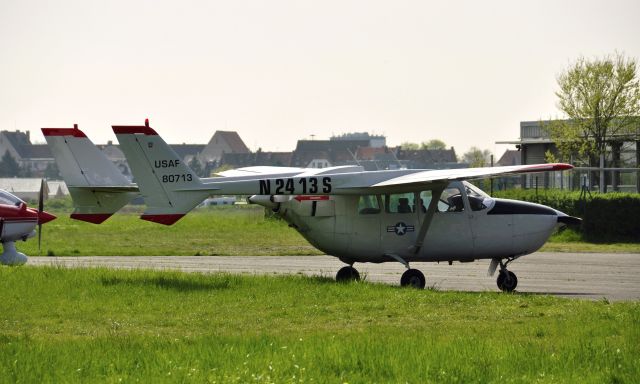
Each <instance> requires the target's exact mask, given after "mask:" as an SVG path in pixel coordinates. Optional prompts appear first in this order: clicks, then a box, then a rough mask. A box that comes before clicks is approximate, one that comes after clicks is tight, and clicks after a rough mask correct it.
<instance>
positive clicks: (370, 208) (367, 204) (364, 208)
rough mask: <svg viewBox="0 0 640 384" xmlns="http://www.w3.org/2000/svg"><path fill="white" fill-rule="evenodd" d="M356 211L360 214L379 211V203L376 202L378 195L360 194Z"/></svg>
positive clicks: (370, 213)
mask: <svg viewBox="0 0 640 384" xmlns="http://www.w3.org/2000/svg"><path fill="white" fill-rule="evenodd" d="M358 213H360V214H361V215H372V214H376V213H380V203H379V202H378V196H376V195H365V196H360V199H358Z"/></svg>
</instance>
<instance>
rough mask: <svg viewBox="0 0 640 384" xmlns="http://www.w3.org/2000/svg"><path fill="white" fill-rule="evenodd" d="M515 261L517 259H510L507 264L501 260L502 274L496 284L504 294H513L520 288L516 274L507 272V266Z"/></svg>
mask: <svg viewBox="0 0 640 384" xmlns="http://www.w3.org/2000/svg"><path fill="white" fill-rule="evenodd" d="M513 260H515V258H508V259H507V261H506V262H503V261H502V260H500V272H499V273H498V279H497V280H496V283H497V285H498V288H499V289H500V290H501V291H503V292H513V291H514V290H515V289H516V287H517V286H518V278H517V277H516V274H515V273H513V272H511V271H509V270H507V265H508V264H509V263H510V262H512V261H513Z"/></svg>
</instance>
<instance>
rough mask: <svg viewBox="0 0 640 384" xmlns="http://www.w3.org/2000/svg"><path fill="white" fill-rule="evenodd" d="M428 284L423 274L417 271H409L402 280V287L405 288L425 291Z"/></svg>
mask: <svg viewBox="0 0 640 384" xmlns="http://www.w3.org/2000/svg"><path fill="white" fill-rule="evenodd" d="M426 284H427V280H426V279H425V278H424V275H423V274H422V272H420V271H419V270H417V269H407V270H406V271H405V272H404V273H403V274H402V277H401V278H400V285H401V286H403V287H413V288H417V289H424V286H425V285H426Z"/></svg>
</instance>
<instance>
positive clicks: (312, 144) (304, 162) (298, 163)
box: [289, 139, 370, 168]
mask: <svg viewBox="0 0 640 384" xmlns="http://www.w3.org/2000/svg"><path fill="white" fill-rule="evenodd" d="M369 144H370V141H369V140H346V139H345V140H298V144H297V145H296V149H295V150H294V151H293V154H292V156H291V163H290V164H289V165H290V166H291V167H300V168H326V167H332V166H336V165H345V164H354V163H355V162H356V155H355V154H356V152H357V151H358V148H361V147H369Z"/></svg>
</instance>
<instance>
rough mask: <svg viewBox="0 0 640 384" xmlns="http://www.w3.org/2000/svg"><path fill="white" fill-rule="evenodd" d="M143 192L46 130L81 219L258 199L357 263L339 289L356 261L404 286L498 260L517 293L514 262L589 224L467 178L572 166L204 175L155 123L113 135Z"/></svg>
mask: <svg viewBox="0 0 640 384" xmlns="http://www.w3.org/2000/svg"><path fill="white" fill-rule="evenodd" d="M113 131H114V132H115V134H116V136H117V138H118V141H119V143H120V149H121V150H122V151H123V152H124V154H125V156H126V157H127V161H128V163H129V166H130V167H131V170H132V172H133V175H134V177H135V180H136V181H137V185H136V184H131V183H129V182H128V181H127V180H126V178H125V177H124V176H123V175H122V174H121V173H120V172H119V171H118V169H117V168H116V167H115V165H113V163H111V162H110V161H109V160H108V159H107V158H106V156H104V154H102V152H101V151H99V150H98V149H97V148H96V147H95V146H94V145H93V144H92V143H91V141H90V140H89V139H88V138H87V137H86V135H85V134H84V133H83V132H82V131H80V130H79V129H78V128H77V126H74V128H72V129H69V128H59V129H43V133H44V135H45V138H46V140H47V142H48V143H49V146H50V147H51V151H52V152H53V154H54V156H55V158H56V161H57V162H58V167H59V169H60V171H61V173H62V175H63V177H64V179H65V181H66V183H67V186H68V188H69V191H70V193H71V195H72V197H73V200H74V205H75V210H74V213H73V214H72V215H71V217H72V218H75V219H79V220H85V221H89V222H92V223H100V222H102V221H104V220H106V219H107V218H108V217H109V216H111V215H112V214H113V213H115V212H116V211H117V210H118V209H120V208H121V207H122V206H124V205H125V204H127V202H129V201H130V200H131V199H132V198H133V197H135V196H137V195H138V193H140V194H141V195H142V196H143V197H144V199H145V202H146V205H147V208H146V211H145V212H144V214H143V215H142V216H141V218H142V219H143V220H148V221H153V222H156V223H161V224H165V225H171V224H173V223H175V222H176V221H178V220H179V219H180V218H182V217H183V216H184V215H185V214H186V213H187V212H189V211H190V210H191V209H193V208H194V207H196V206H197V205H198V204H199V203H200V202H202V201H203V200H204V199H206V198H208V197H209V196H211V195H248V196H251V197H249V198H248V201H249V202H251V203H255V204H260V205H263V206H265V207H267V208H269V209H272V210H273V211H274V212H276V213H277V214H278V215H280V216H281V217H282V218H283V219H284V220H286V221H287V222H288V223H289V224H290V225H291V226H292V227H293V228H295V229H296V230H297V231H298V232H299V233H300V234H301V235H302V236H303V237H304V238H305V239H307V240H308V241H309V242H310V243H311V244H312V245H313V246H315V247H316V248H318V249H319V250H321V251H322V252H325V253H326V254H328V255H332V256H335V257H337V258H339V259H340V260H341V261H343V262H344V263H345V264H348V265H347V266H345V267H344V268H342V269H340V270H339V271H338V273H337V275H336V280H349V279H359V274H358V271H357V270H356V269H355V268H353V264H354V263H356V262H358V263H367V262H370V263H382V262H388V261H396V262H400V263H402V264H403V265H404V266H405V267H406V268H407V270H406V271H405V272H404V274H403V275H402V278H401V279H400V284H401V285H403V286H413V287H417V288H424V286H425V283H426V281H425V277H424V275H423V274H422V272H420V271H419V270H417V269H412V268H410V266H409V263H410V262H413V261H435V262H440V261H443V262H449V264H452V263H453V262H454V261H459V262H472V261H475V260H480V259H490V260H491V264H490V266H489V274H490V275H493V274H494V273H495V271H496V269H497V268H498V267H500V272H499V274H498V278H497V285H498V288H500V289H501V290H503V291H513V290H514V289H515V288H516V285H517V282H518V280H517V278H516V275H515V274H514V273H513V272H511V271H509V270H507V265H508V264H509V263H511V262H512V261H514V260H516V259H517V258H519V257H521V256H524V255H528V254H530V253H532V252H535V251H536V250H538V249H539V248H540V247H541V246H542V245H543V244H544V243H545V242H546V241H547V239H548V238H549V236H551V234H552V233H553V232H554V231H555V230H556V228H557V227H559V226H562V225H566V224H578V223H580V219H578V218H574V217H571V216H568V215H566V214H564V213H562V212H560V211H557V210H555V209H553V208H549V207H546V206H543V205H539V204H532V203H528V202H522V201H514V200H504V199H494V198H491V197H490V196H489V195H487V194H486V193H484V192H483V191H482V190H480V189H479V188H477V187H475V186H474V185H473V184H471V183H469V182H468V181H466V180H470V179H479V178H487V177H494V176H502V175H507V174H520V173H526V172H545V171H559V170H567V169H571V168H572V166H571V165H569V164H538V165H521V166H510V167H494V168H467V169H445V170H419V169H409V170H387V171H372V172H366V171H364V170H363V169H362V168H361V167H358V166H341V167H331V168H323V169H315V168H289V167H247V168H240V169H235V170H230V171H225V172H222V173H221V174H220V177H213V178H199V177H197V176H196V175H195V174H194V173H193V172H192V170H191V169H189V167H188V166H187V165H186V164H185V163H184V162H183V161H182V159H180V158H179V156H178V155H177V154H176V153H175V152H174V151H173V150H172V149H171V147H169V145H167V143H166V142H165V141H164V140H163V139H162V138H161V137H160V136H159V135H158V134H157V133H156V131H155V130H153V129H152V128H151V127H150V126H149V122H148V120H146V121H145V125H142V126H113Z"/></svg>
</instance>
